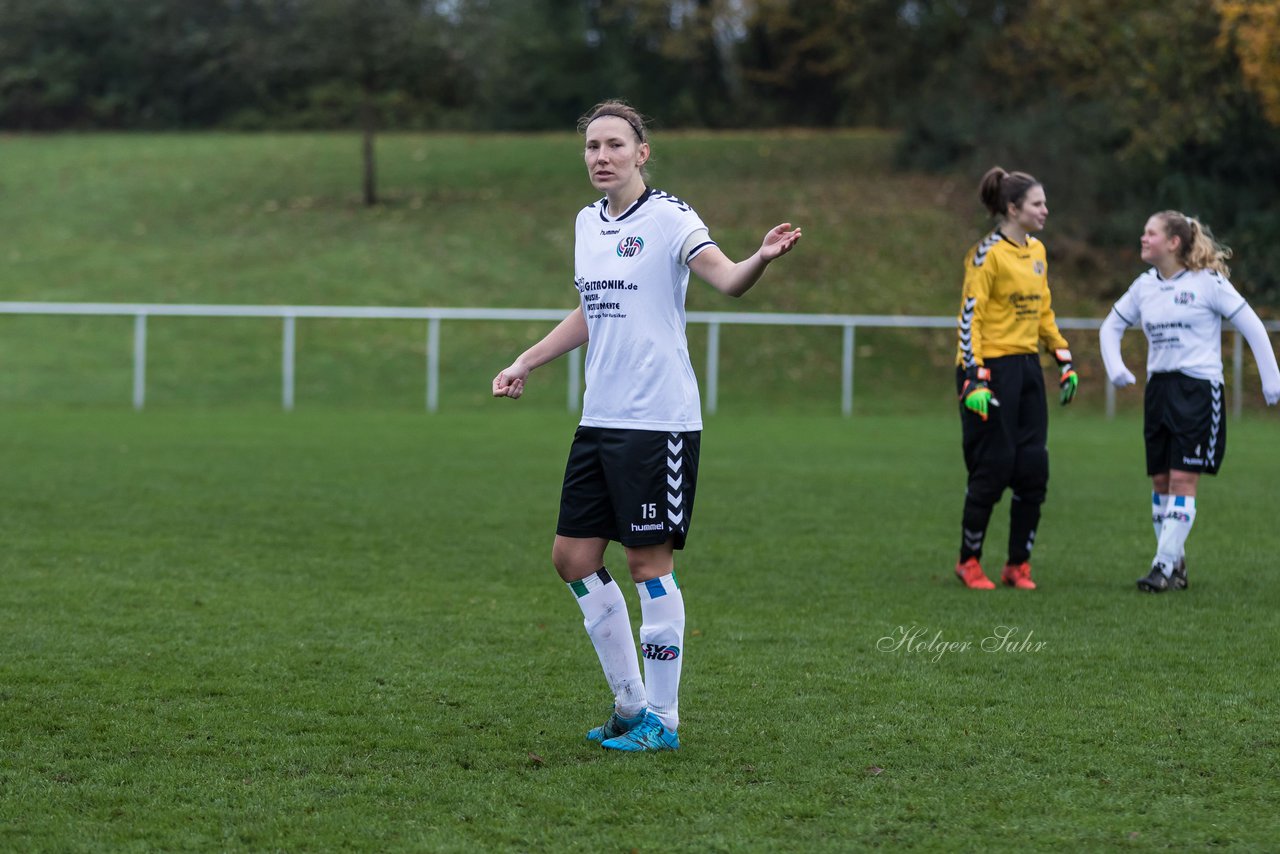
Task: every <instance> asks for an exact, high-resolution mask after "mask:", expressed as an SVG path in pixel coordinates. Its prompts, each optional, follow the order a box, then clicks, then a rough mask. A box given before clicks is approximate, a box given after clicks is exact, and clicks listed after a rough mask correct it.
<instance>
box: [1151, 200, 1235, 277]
mask: <svg viewBox="0 0 1280 854" xmlns="http://www.w3.org/2000/svg"><path fill="white" fill-rule="evenodd" d="M1155 216H1156V217H1157V218H1158V219H1159V220H1160V221H1161V222H1162V223H1164V233H1165V235H1166V236H1168V237H1176V238H1178V263H1180V264H1182V266H1184V267H1186V268H1187V269H1188V270H1213V271H1215V272H1217V273H1218V274H1219V275H1221V276H1222V277H1223V278H1224V279H1227V278H1230V277H1231V268H1230V267H1228V266H1227V259H1228V258H1230V257H1231V247H1230V246H1224V245H1222V244H1221V243H1219V242H1218V241H1217V239H1216V238H1215V237H1214V236H1213V232H1212V231H1210V230H1209V226H1207V225H1205V224H1204V223H1202V222H1201V221H1200V220H1198V219H1196V218H1195V217H1193V216H1187V215H1186V214H1184V213H1182V212H1181V211H1160V213H1158V214H1155Z"/></svg>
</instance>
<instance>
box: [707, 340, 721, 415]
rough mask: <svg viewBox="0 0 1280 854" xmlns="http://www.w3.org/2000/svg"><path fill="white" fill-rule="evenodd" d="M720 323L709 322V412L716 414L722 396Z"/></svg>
mask: <svg viewBox="0 0 1280 854" xmlns="http://www.w3.org/2000/svg"><path fill="white" fill-rule="evenodd" d="M719 386H720V321H718V320H711V321H708V322H707V412H709V413H711V414H712V415H714V414H715V412H716V404H717V403H718V402H719V400H718V399H719V396H720V388H719Z"/></svg>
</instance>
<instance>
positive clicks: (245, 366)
mask: <svg viewBox="0 0 1280 854" xmlns="http://www.w3.org/2000/svg"><path fill="white" fill-rule="evenodd" d="M892 144H893V137H892V136H891V135H889V134H886V133H883V132H869V131H868V132H835V133H826V132H823V133H817V132H775V133H750V134H747V133H727V134H708V133H699V134H692V133H671V134H659V136H658V137H657V139H656V140H655V149H654V161H653V164H652V183H653V184H654V185H655V186H658V187H661V188H663V189H666V190H669V191H670V192H673V193H675V194H677V195H679V196H681V197H683V198H685V199H686V200H687V201H689V202H690V203H691V204H693V205H694V207H695V208H696V209H697V210H698V211H699V213H700V214H701V215H702V216H703V218H704V219H705V220H706V221H707V223H708V224H709V225H710V226H711V228H712V234H713V236H714V237H716V239H717V240H719V242H720V243H721V245H722V246H723V247H724V248H725V249H726V251H727V252H728V253H729V254H730V255H731V256H733V257H742V256H744V255H746V254H749V253H750V252H752V251H754V249H755V247H756V246H757V245H758V242H759V239H760V237H761V235H762V234H763V233H764V231H765V230H766V229H767V228H769V227H770V226H772V225H774V224H775V223H777V222H779V221H782V220H791V221H793V222H796V223H799V224H801V225H802V226H803V227H804V230H805V241H804V243H803V244H802V246H801V247H800V250H799V251H798V252H796V253H794V254H793V255H792V256H791V257H789V258H787V259H785V261H784V262H783V263H781V264H779V265H778V266H777V267H775V268H774V269H772V270H771V271H770V272H769V274H768V276H767V277H766V278H765V280H764V281H763V282H762V283H761V284H760V285H759V286H758V287H757V288H756V289H755V290H754V291H752V292H751V293H750V294H749V295H748V296H747V297H746V298H745V299H744V300H742V301H732V300H728V299H726V298H724V297H722V296H721V295H719V294H717V293H716V292H715V291H713V290H712V289H711V288H709V287H707V286H706V285H704V284H701V283H697V282H695V284H694V285H693V286H692V287H691V293H690V298H689V307H690V308H691V309H695V310H698V309H701V310H712V309H730V310H747V311H800V312H840V313H844V312H851V313H877V314H879V313H884V314H950V313H952V312H953V311H954V310H955V304H956V300H957V292H958V288H959V278H960V276H959V259H960V257H961V255H962V254H963V252H964V251H965V249H966V247H967V246H968V245H969V244H970V243H971V242H972V241H973V240H974V239H976V238H977V237H978V236H979V235H980V234H981V233H982V231H983V229H984V228H985V227H986V222H985V221H984V219H983V217H982V213H981V211H980V210H979V209H978V205H977V203H976V201H975V200H974V199H973V198H972V196H973V187H972V184H973V180H972V178H971V176H963V177H961V178H958V179H951V180H947V179H939V178H936V177H932V176H923V175H917V174H906V173H897V172H893V171H892V170H891V169H890V153H891V147H892ZM4 147H5V157H4V158H3V160H2V161H0V189H2V191H3V193H4V195H5V197H6V200H7V204H5V205H3V206H2V207H0V229H2V230H3V233H4V234H5V236H6V240H5V248H4V250H3V251H4V252H5V253H6V254H5V258H4V260H5V263H4V265H3V267H0V294H2V295H3V299H7V300H58V301H80V300H94V301H108V302H119V301H137V302H198V303H267V304H291V303H292V304H340V305H441V306H501V307H512V308H559V307H563V308H565V309H566V310H568V309H569V308H570V307H572V306H573V305H574V304H575V296H576V295H575V294H574V292H573V290H572V288H571V287H570V285H569V282H570V279H571V276H572V257H571V256H572V222H573V217H574V215H575V213H576V212H577V210H578V209H579V208H580V207H581V206H582V205H584V204H587V203H589V202H591V201H593V200H594V199H595V198H596V194H595V192H594V190H593V189H592V188H591V187H590V185H589V183H588V182H587V180H586V177H585V170H584V168H583V166H582V163H581V160H580V157H579V150H580V149H579V144H578V141H577V139H576V138H575V137H574V136H573V135H571V134H555V135H524V136H501V135H489V136H463V135H391V136H386V137H383V138H381V139H380V140H379V143H378V164H379V169H380V186H381V188H382V193H383V196H384V199H385V203H384V204H382V205H380V206H378V207H376V208H373V209H366V208H363V207H362V206H361V205H360V203H359V194H358V190H359V165H360V163H359V157H358V145H357V140H356V138H355V137H353V136H348V135H337V134H330V135H317V134H298V135H221V134H201V135H150V136H148V135H89V136H85V135H63V136H50V137H26V136H23V137H10V138H6V139H5V140H4ZM1046 239H1047V240H1048V242H1049V245H1050V247H1051V248H1052V247H1053V240H1052V226H1051V227H1050V231H1049V232H1048V233H1047V235H1046ZM1133 272H1134V271H1133V270H1118V271H1116V273H1115V274H1114V275H1115V278H1116V282H1115V283H1114V289H1118V288H1119V287H1120V286H1121V285H1122V284H1123V282H1124V281H1126V280H1127V279H1128V277H1129V276H1130V275H1132V273H1133ZM1073 277H1074V278H1073ZM1054 283H1055V302H1056V304H1057V306H1058V307H1059V310H1060V312H1061V313H1063V314H1079V315H1097V314H1100V313H1101V312H1102V311H1103V310H1105V303H1103V304H1099V302H1098V300H1097V299H1096V298H1086V297H1083V296H1077V292H1079V293H1084V292H1085V291H1086V290H1087V292H1088V293H1098V292H1099V286H1098V284H1097V282H1096V281H1095V279H1094V277H1092V276H1091V277H1090V278H1089V281H1088V283H1087V284H1088V287H1087V288H1085V287H1084V286H1083V278H1082V276H1081V275H1080V274H1079V273H1077V272H1073V270H1072V269H1071V268H1070V267H1068V266H1064V267H1063V268H1062V269H1059V268H1058V267H1055V269H1054ZM1078 284H1079V285H1080V286H1079V287H1077V285H1078ZM1101 290H1103V291H1105V290H1107V288H1106V287H1103V288H1102V289H1101ZM546 328H547V327H546V325H545V324H535V325H530V326H524V325H520V326H513V325H506V324H501V325H479V324H477V325H455V326H450V327H447V329H446V332H445V340H444V343H443V347H444V356H445V374H444V380H445V384H444V390H443V394H442V405H445V406H460V405H470V404H478V403H479V402H480V401H481V400H482V399H483V397H484V387H485V385H486V383H487V381H488V379H489V377H491V376H492V374H493V373H494V372H495V371H496V370H497V369H499V368H500V367H502V366H503V365H505V364H506V362H507V360H508V359H509V358H510V357H511V356H512V355H514V353H515V352H517V351H518V350H519V349H520V348H522V347H523V346H525V345H526V344H527V343H528V342H530V341H532V340H536V338H537V337H538V336H540V335H541V334H542V333H543V332H544V331H545V330H546ZM129 330H130V327H129V323H128V321H127V320H123V319H121V320H102V319H92V320H89V319H74V318H54V319H50V318H36V319H30V318H23V319H17V318H0V364H3V366H4V371H3V375H2V376H0V403H7V404H20V405H23V406H31V405H40V404H55V405H62V404H72V405H111V406H115V405H124V404H127V401H128V386H129V377H130V373H129V354H130V339H129ZM149 335H150V356H151V358H150V370H149V380H150V384H149V389H148V391H149V395H148V405H149V406H160V407H164V406H169V405H177V406H190V405H219V406H221V405H228V404H237V405H250V406H252V405H258V404H261V405H265V406H271V405H274V402H275V401H276V400H278V396H279V391H278V378H277V373H278V367H277V366H278V362H279V335H280V332H279V325H278V323H275V322H267V321H225V320H212V321H210V320H164V321H161V320H156V321H153V323H152V324H151V328H150V330H149ZM423 337H424V331H423V329H422V328H421V325H420V324H409V323H364V322H360V323H355V322H329V321H309V322H304V323H302V324H300V325H299V330H298V344H299V351H298V371H299V375H298V403H299V406H304V407H305V406H340V407H346V406H368V405H372V406H380V407H392V408H399V407H406V408H413V407H419V406H421V405H422V384H423V379H422V360H423V351H424V348H425V345H424V341H423ZM690 338H691V347H692V349H693V351H694V358H695V360H698V361H697V362H696V364H697V365H698V367H699V369H701V358H702V356H701V350H702V348H703V346H704V344H703V342H704V334H703V333H702V332H701V331H700V330H698V329H694V330H692V331H691V335H690ZM952 346H953V344H952V341H951V336H950V335H949V334H947V333H923V332H872V331H866V332H863V333H860V335H859V350H858V376H859V385H860V386H861V387H862V388H866V389H871V388H874V389H875V392H876V394H877V395H879V396H880V397H881V398H883V400H882V401H879V402H877V401H873V400H871V399H870V398H869V397H867V396H863V397H862V398H861V399H860V401H859V403H860V405H863V404H864V403H865V405H867V406H871V407H873V408H874V407H876V406H880V405H883V406H885V407H886V408H892V407H898V406H903V405H908V406H913V405H916V404H917V403H919V404H920V405H922V406H925V407H932V406H934V405H936V404H937V402H938V401H939V400H940V399H943V398H945V397H946V396H948V395H949V393H950V392H949V391H948V387H949V383H948V379H947V374H948V371H947V367H948V365H949V364H950V361H951V357H952V356H951V351H952ZM1076 346H1077V350H1079V351H1081V352H1082V353H1085V354H1087V353H1088V352H1089V351H1090V350H1091V349H1093V348H1092V341H1091V340H1083V339H1082V340H1080V341H1078V342H1076ZM722 347H723V355H724V362H723V365H724V368H723V370H722V373H721V376H722V401H723V405H724V406H725V407H727V408H729V409H730V410H733V409H735V408H739V409H755V408H759V407H761V406H764V407H771V406H775V405H783V406H787V407H791V408H799V409H806V408H813V409H815V410H817V411H824V412H829V411H832V409H833V407H838V405H839V400H838V393H835V392H833V391H832V388H833V385H832V384H833V383H836V382H838V370H839V369H838V360H839V353H840V343H839V333H838V332H837V331H834V330H832V331H816V332H815V331H811V330H810V331H806V330H785V329H770V330H759V329H735V330H730V331H726V332H725V334H724V336H723V341H722ZM556 371H562V368H559V367H556V368H550V369H548V371H547V374H548V376H549V377H551V378H552V379H551V380H549V381H548V382H547V388H548V389H551V388H555V393H554V394H552V393H550V392H548V394H547V395H542V396H539V395H534V396H533V397H532V398H530V400H529V401H528V402H529V404H530V405H531V406H535V407H537V406H543V405H548V406H559V405H562V403H563V394H562V393H561V391H562V387H561V386H559V385H558V384H557V383H556V382H555V380H554V377H555V376H556V373H555V372H556ZM1083 375H1084V378H1085V381H1086V386H1085V389H1084V391H1083V393H1082V401H1081V402H1082V403H1083V404H1084V405H1085V406H1086V407H1087V406H1088V405H1089V404H1090V400H1091V399H1092V400H1093V401H1094V402H1096V401H1098V400H1100V399H1101V393H1100V390H1098V388H1099V387H1098V386H1094V390H1095V391H1096V393H1094V394H1092V395H1091V394H1090V388H1089V385H1090V382H1091V381H1092V380H1094V379H1095V378H1097V373H1096V371H1095V369H1094V366H1092V365H1091V364H1090V363H1088V362H1087V361H1086V364H1085V366H1084V371H1083Z"/></svg>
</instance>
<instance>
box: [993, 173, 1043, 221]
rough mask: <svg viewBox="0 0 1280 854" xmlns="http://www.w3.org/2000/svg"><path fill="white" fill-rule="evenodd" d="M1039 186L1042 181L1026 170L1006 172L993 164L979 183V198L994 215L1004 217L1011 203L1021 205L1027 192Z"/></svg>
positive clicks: (1016, 205)
mask: <svg viewBox="0 0 1280 854" xmlns="http://www.w3.org/2000/svg"><path fill="white" fill-rule="evenodd" d="M1038 186H1040V182H1039V181H1037V180H1036V179H1035V178H1033V177H1032V176H1030V175H1028V174H1027V173H1026V172H1006V171H1004V170H1003V169H1001V168H1000V167H999V166H992V167H991V168H990V169H988V170H987V174H985V175H983V176H982V181H981V182H980V183H979V184H978V198H980V199H981V200H982V205H983V207H985V208H986V209H987V210H988V211H989V212H990V213H991V215H992V216H994V217H1003V216H1004V215H1005V214H1006V213H1007V212H1008V210H1009V205H1013V206H1015V207H1019V206H1021V205H1022V202H1023V200H1024V199H1025V198H1026V197H1027V192H1028V191H1029V190H1030V189H1031V188H1032V187H1038Z"/></svg>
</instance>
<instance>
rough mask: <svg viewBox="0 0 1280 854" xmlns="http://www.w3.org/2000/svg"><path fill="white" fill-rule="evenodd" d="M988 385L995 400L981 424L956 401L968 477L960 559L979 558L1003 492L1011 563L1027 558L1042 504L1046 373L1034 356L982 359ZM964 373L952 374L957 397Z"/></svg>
mask: <svg viewBox="0 0 1280 854" xmlns="http://www.w3.org/2000/svg"><path fill="white" fill-rule="evenodd" d="M986 367H987V369H988V370H990V371H991V379H990V380H989V381H988V385H989V386H990V387H991V393H992V395H993V397H994V398H995V400H998V401H999V402H1000V405H999V406H996V405H994V401H993V402H992V406H990V407H989V409H988V417H987V420H986V421H983V420H982V419H981V418H980V417H978V415H976V414H975V413H973V412H971V411H970V410H968V409H966V408H965V406H964V402H963V401H961V402H960V424H961V434H962V439H963V445H964V463H965V467H966V468H967V469H968V472H969V482H968V487H967V489H966V492H965V518H964V527H965V529H966V530H965V536H964V538H963V540H962V545H961V559H962V560H964V559H966V558H967V557H969V556H971V555H973V556H979V557H980V556H981V553H982V540H983V538H984V537H985V534H986V527H987V522H988V520H989V519H990V515H991V508H992V507H993V506H994V505H995V504H996V503H997V502H998V501H999V500H1000V497H1001V496H1002V495H1003V494H1004V491H1005V490H1006V489H1012V490H1013V498H1014V504H1013V507H1012V508H1011V511H1010V512H1011V522H1012V524H1011V528H1010V532H1009V559H1010V562H1015V563H1020V562H1022V561H1024V560H1027V559H1029V557H1030V552H1031V544H1032V542H1033V541H1034V539H1035V528H1036V526H1037V524H1038V523H1039V518H1040V505H1041V504H1043V503H1044V498H1045V493H1046V491H1047V489H1048V485H1049V449H1048V447H1047V442H1048V438H1049V411H1048V406H1047V404H1046V402H1045V388H1044V371H1043V369H1042V368H1041V367H1040V356H1039V354H1038V353H1026V354H1020V355H1016V356H1000V357H998V358H994V359H987V360H986ZM963 386H964V371H963V370H962V369H959V368H957V370H956V393H957V394H959V393H960V390H961V389H962V388H963Z"/></svg>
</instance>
